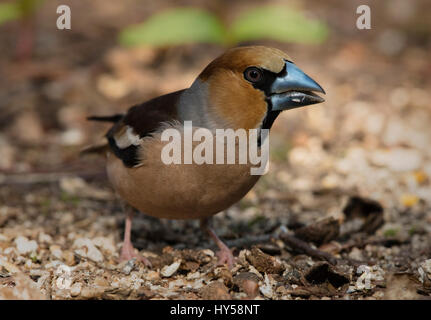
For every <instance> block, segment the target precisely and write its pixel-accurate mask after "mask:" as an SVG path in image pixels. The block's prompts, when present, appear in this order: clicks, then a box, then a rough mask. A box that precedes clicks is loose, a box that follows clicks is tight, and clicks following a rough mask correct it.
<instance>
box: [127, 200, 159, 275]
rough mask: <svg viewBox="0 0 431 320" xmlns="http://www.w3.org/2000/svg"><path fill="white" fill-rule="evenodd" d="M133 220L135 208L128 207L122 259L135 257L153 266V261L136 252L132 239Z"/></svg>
mask: <svg viewBox="0 0 431 320" xmlns="http://www.w3.org/2000/svg"><path fill="white" fill-rule="evenodd" d="M132 220H133V209H132V208H130V207H128V208H127V209H126V225H125V228H124V241H123V247H122V248H121V255H120V261H129V260H131V259H133V258H136V259H137V260H138V261H141V262H142V263H144V264H145V265H146V266H148V267H151V262H150V261H149V260H148V259H147V258H145V257H143V256H141V255H140V254H137V253H136V252H135V248H134V247H133V244H132V241H131V235H132Z"/></svg>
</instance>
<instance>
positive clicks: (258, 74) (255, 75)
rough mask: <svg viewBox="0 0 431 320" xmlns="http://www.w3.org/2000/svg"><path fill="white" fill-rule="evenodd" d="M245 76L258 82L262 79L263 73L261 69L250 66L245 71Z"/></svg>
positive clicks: (251, 80)
mask: <svg viewBox="0 0 431 320" xmlns="http://www.w3.org/2000/svg"><path fill="white" fill-rule="evenodd" d="M244 77H245V78H246V79H247V80H248V81H250V82H253V83H256V82H259V81H261V80H262V78H263V74H262V71H261V70H260V69H258V68H256V67H250V68H247V69H246V70H245V71H244Z"/></svg>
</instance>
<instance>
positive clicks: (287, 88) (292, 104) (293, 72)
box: [269, 61, 325, 111]
mask: <svg viewBox="0 0 431 320" xmlns="http://www.w3.org/2000/svg"><path fill="white" fill-rule="evenodd" d="M285 68H286V69H285V72H284V73H283V74H282V75H281V76H279V77H277V78H275V80H274V82H273V83H272V86H271V96H270V97H269V99H270V100H271V104H272V110H273V111H282V110H288V109H293V108H298V107H303V106H307V105H310V104H315V103H320V102H323V101H325V99H323V98H322V97H320V96H318V95H317V94H315V93H314V92H320V93H323V94H325V90H323V88H322V87H321V86H320V85H319V84H318V83H317V82H316V81H314V80H313V79H311V78H310V77H309V76H307V75H306V74H305V73H304V72H303V71H302V70H301V69H299V68H298V67H297V66H296V65H295V64H293V63H292V62H290V61H286V66H285Z"/></svg>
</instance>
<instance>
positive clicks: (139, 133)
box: [106, 90, 184, 167]
mask: <svg viewBox="0 0 431 320" xmlns="http://www.w3.org/2000/svg"><path fill="white" fill-rule="evenodd" d="M183 92H184V90H180V91H176V92H172V93H169V94H166V95H162V96H159V97H157V98H154V99H151V100H149V101H147V102H144V103H141V104H139V105H135V106H133V107H131V108H130V109H129V110H128V111H127V113H126V114H124V115H123V117H122V118H121V119H120V120H119V121H117V122H116V123H114V125H113V126H112V128H111V129H110V130H109V131H108V133H107V134H106V138H107V139H108V142H109V147H110V149H111V151H112V152H113V153H114V154H115V156H117V157H118V158H120V159H121V160H122V161H123V163H124V165H126V166H127V167H134V166H137V165H139V160H140V159H139V152H138V151H139V148H140V145H141V139H142V138H144V137H147V136H149V135H151V134H153V133H155V132H157V131H158V130H160V129H161V128H163V125H164V124H166V123H170V122H175V121H178V120H179V119H178V111H177V105H178V101H179V98H180V96H181V94H182V93H183Z"/></svg>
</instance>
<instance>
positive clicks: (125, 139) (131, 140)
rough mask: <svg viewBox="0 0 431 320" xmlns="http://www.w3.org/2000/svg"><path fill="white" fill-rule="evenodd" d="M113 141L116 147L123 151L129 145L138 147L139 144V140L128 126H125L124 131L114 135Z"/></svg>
mask: <svg viewBox="0 0 431 320" xmlns="http://www.w3.org/2000/svg"><path fill="white" fill-rule="evenodd" d="M114 139H115V143H116V144H117V147H118V148H120V149H125V148H127V147H129V146H131V145H135V146H138V145H140V144H141V138H140V137H139V135H138V134H136V133H135V132H134V131H133V128H132V127H130V126H125V127H124V129H122V130H120V131H119V132H118V133H116V134H115V135H114Z"/></svg>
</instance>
